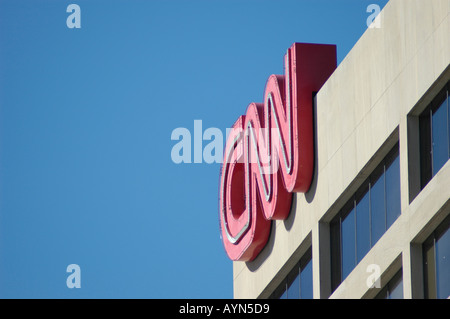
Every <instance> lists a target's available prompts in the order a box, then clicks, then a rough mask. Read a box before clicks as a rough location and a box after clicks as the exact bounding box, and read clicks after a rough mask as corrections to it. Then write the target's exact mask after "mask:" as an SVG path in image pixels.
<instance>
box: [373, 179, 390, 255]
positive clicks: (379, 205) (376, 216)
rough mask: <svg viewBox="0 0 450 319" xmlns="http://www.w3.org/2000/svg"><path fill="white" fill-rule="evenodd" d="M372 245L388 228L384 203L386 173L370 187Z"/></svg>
mask: <svg viewBox="0 0 450 319" xmlns="http://www.w3.org/2000/svg"><path fill="white" fill-rule="evenodd" d="M370 209H371V211H370V214H371V216H370V217H371V236H372V247H373V246H374V245H375V243H376V242H377V241H378V239H380V237H381V236H382V235H383V233H384V232H385V230H386V223H385V205H384V173H382V174H381V176H380V178H378V180H377V181H376V182H375V183H373V184H372V186H371V188H370Z"/></svg>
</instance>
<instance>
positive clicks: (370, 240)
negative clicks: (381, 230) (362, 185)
mask: <svg viewBox="0 0 450 319" xmlns="http://www.w3.org/2000/svg"><path fill="white" fill-rule="evenodd" d="M371 190H372V177H371V176H370V177H369V190H368V192H369V247H370V248H372V246H373V245H372V194H371V193H372V191H371Z"/></svg>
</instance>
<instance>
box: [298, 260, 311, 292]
mask: <svg viewBox="0 0 450 319" xmlns="http://www.w3.org/2000/svg"><path fill="white" fill-rule="evenodd" d="M312 282H313V279H312V262H311V260H310V261H309V262H308V263H307V264H306V266H305V267H304V268H303V269H302V271H301V273H300V294H301V295H300V298H301V299H313V283H312Z"/></svg>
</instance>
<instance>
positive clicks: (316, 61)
mask: <svg viewBox="0 0 450 319" xmlns="http://www.w3.org/2000/svg"><path fill="white" fill-rule="evenodd" d="M284 63H285V75H284V76H283V75H271V76H270V77H269V79H268V80H267V84H266V89H265V93H264V103H263V104H261V103H251V104H250V105H249V106H248V108H247V112H246V114H245V115H242V116H240V117H239V118H238V120H237V121H236V123H234V125H233V127H232V130H231V132H230V134H229V136H228V139H227V143H226V146H225V151H224V161H223V165H222V170H221V176H220V194H219V197H220V199H219V214H220V228H221V233H222V239H223V243H224V246H225V250H226V252H227V254H228V256H229V257H230V259H232V260H240V261H250V260H253V259H254V258H255V257H256V256H257V255H258V254H259V252H260V251H261V250H262V249H263V247H264V246H265V244H266V242H267V240H268V238H269V233H270V226H271V225H270V223H271V220H273V219H286V218H287V216H288V215H289V212H290V207H291V202H292V192H306V191H308V189H309V187H310V184H311V179H312V176H313V169H314V138H313V134H314V133H313V107H312V103H313V94H314V92H317V91H319V89H320V87H321V86H322V85H323V84H324V83H325V81H326V80H327V79H328V77H329V76H330V75H331V73H332V72H333V71H334V70H335V68H336V46H334V45H322V44H302V43H295V44H293V45H292V46H291V47H290V48H289V49H288V51H287V54H286V56H285V62H284Z"/></svg>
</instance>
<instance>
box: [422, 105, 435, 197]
mask: <svg viewBox="0 0 450 319" xmlns="http://www.w3.org/2000/svg"><path fill="white" fill-rule="evenodd" d="M419 129H420V133H419V134H420V187H421V188H424V187H425V185H426V184H427V183H428V182H429V181H430V179H431V176H432V173H433V172H432V170H431V119H430V110H429V109H428V108H427V109H426V110H425V111H424V112H423V114H422V115H421V116H420V118H419Z"/></svg>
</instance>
